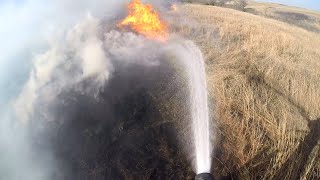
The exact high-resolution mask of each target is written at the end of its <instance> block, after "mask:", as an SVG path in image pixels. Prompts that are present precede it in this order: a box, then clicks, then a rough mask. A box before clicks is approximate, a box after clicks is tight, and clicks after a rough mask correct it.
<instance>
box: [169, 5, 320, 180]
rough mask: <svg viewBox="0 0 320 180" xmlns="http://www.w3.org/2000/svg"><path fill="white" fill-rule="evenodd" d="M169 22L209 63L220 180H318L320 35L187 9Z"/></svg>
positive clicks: (228, 13) (236, 14) (215, 10)
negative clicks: (231, 178) (236, 179)
mask: <svg viewBox="0 0 320 180" xmlns="http://www.w3.org/2000/svg"><path fill="white" fill-rule="evenodd" d="M171 15H172V18H171V22H170V23H171V24H172V28H173V31H174V32H176V33H178V34H180V35H183V36H186V37H188V38H191V39H193V40H194V41H195V42H196V43H197V44H198V45H199V46H200V48H201V50H202V52H203V53H204V55H205V58H206V64H207V71H208V72H207V74H208V83H209V93H210V97H211V98H212V99H213V100H214V101H215V105H216V107H217V108H216V109H214V110H213V111H214V112H215V113H216V114H217V116H218V118H217V119H218V120H217V121H218V128H217V131H218V132H220V143H218V144H217V145H216V146H217V147H216V149H217V151H216V152H218V151H222V153H221V154H218V153H217V154H216V156H217V158H218V159H219V160H220V161H221V162H222V163H223V164H224V165H225V166H223V167H224V168H218V169H215V171H217V172H216V173H218V174H221V175H223V174H227V173H231V174H233V175H236V176H240V177H241V179H242V178H243V179H275V178H283V179H297V178H298V177H301V178H302V179H314V178H320V176H319V173H320V161H319V159H320V156H319V153H320V152H319V151H320V150H319V143H318V139H319V138H320V130H319V128H318V127H320V124H319V121H320V96H319V95H320V81H319V79H320V49H319V47H320V36H319V34H316V33H312V32H309V31H307V30H304V29H302V28H298V27H294V26H290V25H288V24H286V23H283V22H279V21H276V20H272V19H267V18H263V17H259V16H255V15H252V14H248V13H244V12H240V11H235V10H231V9H224V8H219V7H212V6H202V5H182V6H179V8H178V11H177V12H171V13H169V16H171ZM216 166H218V165H216ZM227 167H228V168H227Z"/></svg>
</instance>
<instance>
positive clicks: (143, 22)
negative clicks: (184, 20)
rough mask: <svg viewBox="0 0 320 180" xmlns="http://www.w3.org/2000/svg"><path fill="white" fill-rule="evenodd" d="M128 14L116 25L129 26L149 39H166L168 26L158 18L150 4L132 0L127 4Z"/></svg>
mask: <svg viewBox="0 0 320 180" xmlns="http://www.w3.org/2000/svg"><path fill="white" fill-rule="evenodd" d="M128 8H129V15H128V16H127V17H126V18H125V19H124V20H122V21H121V22H120V23H119V24H118V27H123V26H129V27H130V28H131V29H132V30H133V31H135V32H137V33H139V34H142V35H144V36H145V37H147V38H149V39H155V40H159V41H163V42H164V41H167V40H168V37H169V33H168V27H167V25H166V24H165V23H164V22H162V21H161V20H160V18H159V15H158V13H157V12H156V11H154V10H153V7H152V6H151V5H150V4H146V5H145V4H143V3H141V1H140V0H133V1H132V2H131V3H130V4H129V5H128Z"/></svg>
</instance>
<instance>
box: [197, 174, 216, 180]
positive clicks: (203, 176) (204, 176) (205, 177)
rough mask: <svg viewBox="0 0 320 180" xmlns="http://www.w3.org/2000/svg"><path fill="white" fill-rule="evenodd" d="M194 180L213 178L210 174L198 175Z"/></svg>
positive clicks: (209, 179)
mask: <svg viewBox="0 0 320 180" xmlns="http://www.w3.org/2000/svg"><path fill="white" fill-rule="evenodd" d="M195 180H213V176H212V175H211V174H210V173H201V174H198V175H197V176H196V178H195Z"/></svg>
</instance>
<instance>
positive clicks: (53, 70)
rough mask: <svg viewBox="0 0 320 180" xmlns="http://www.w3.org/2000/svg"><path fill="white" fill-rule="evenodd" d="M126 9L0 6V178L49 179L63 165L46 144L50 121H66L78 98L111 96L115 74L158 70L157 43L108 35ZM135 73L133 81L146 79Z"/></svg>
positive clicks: (119, 4) (110, 4) (81, 4)
mask: <svg viewBox="0 0 320 180" xmlns="http://www.w3.org/2000/svg"><path fill="white" fill-rule="evenodd" d="M127 2H128V1H125V0H123V1H119V0H113V1H110V0H106V1H101V0H94V1H87V0H80V1H71V0H67V1H62V0H58V1H55V2H51V1H40V0H35V1H31V0H27V1H22V2H20V1H19V2H16V1H5V2H4V3H3V4H2V5H0V12H1V13H0V26H1V27H2V28H1V30H0V37H1V39H7V41H5V43H2V44H0V48H1V50H2V52H3V54H2V56H1V57H0V58H1V59H0V68H1V70H0V77H1V79H0V89H1V90H0V108H1V111H0V159H1V161H0V179H8V180H11V179H12V180H18V179H26V180H29V179H30V180H38V179H39V180H46V179H52V178H53V179H54V177H56V176H57V172H58V171H61V162H59V161H58V160H57V158H56V157H55V154H54V153H53V152H52V150H51V149H52V147H51V146H52V145H50V138H49V137H50V135H52V134H54V133H57V132H56V131H55V130H54V128H51V127H50V126H49V125H48V122H55V121H64V120H66V119H68V118H69V117H70V114H72V112H63V111H69V110H67V109H63V110H61V107H64V106H62V105H61V104H64V103H66V102H68V101H69V100H67V99H72V98H75V97H76V95H79V94H80V95H82V96H85V97H87V98H89V99H91V100H90V101H94V102H102V101H105V99H103V98H101V94H103V93H105V91H107V92H109V93H110V91H108V85H109V81H110V80H111V79H112V78H113V77H114V76H115V74H119V73H124V74H125V72H126V71H130V70H132V67H148V68H149V67H153V68H151V69H153V70H154V69H157V68H154V67H158V66H160V65H161V61H162V60H163V59H164V58H165V54H166V53H167V51H168V49H166V48H164V46H163V44H162V43H159V42H154V41H151V40H147V39H146V38H144V37H142V36H139V35H136V34H134V33H131V32H119V31H117V30H114V29H113V27H114V21H115V20H117V19H118V17H119V16H120V15H122V14H123V11H124V10H125V8H123V7H124V6H125V4H126V3H127ZM168 2H170V1H166V2H165V3H168ZM165 3H158V4H159V6H161V7H164V5H165ZM168 47H172V48H174V46H170V45H168ZM172 48H171V50H172ZM171 50H170V51H171ZM137 69H139V68H136V69H135V72H136V71H137ZM141 73H142V74H141V75H139V76H137V77H139V78H142V77H143V75H144V73H146V72H143V71H141ZM117 76H119V75H117ZM119 83H128V84H130V83H129V82H119ZM131 85H132V84H131ZM132 86H133V85H132ZM125 88H127V89H129V88H134V87H129V85H128V86H125ZM111 92H112V91H111ZM124 92H129V91H127V90H126V91H124ZM74 94H76V95H74ZM115 94H116V93H115ZM120 94H121V93H120ZM70 101H71V100H70ZM80 102H82V103H88V104H90V103H89V101H80ZM104 110H105V111H108V109H104ZM70 111H71V110H70ZM61 112H63V113H65V114H66V115H61V114H59V113H61ZM61 116H64V117H62V118H59V117H61ZM46 131H48V133H46ZM39 134H41V135H45V136H43V137H39ZM46 135H48V137H47V136H46ZM39 141H41V142H43V141H48V142H47V143H46V144H44V145H43V144H41V143H39ZM39 144H40V145H39Z"/></svg>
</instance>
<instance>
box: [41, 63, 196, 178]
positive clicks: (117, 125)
mask: <svg viewBox="0 0 320 180" xmlns="http://www.w3.org/2000/svg"><path fill="white" fill-rule="evenodd" d="M116 66H118V67H116V68H115V69H117V71H116V72H114V74H113V77H112V78H111V79H110V80H109V82H108V83H107V85H106V87H105V89H104V91H103V92H101V93H100V94H99V96H98V97H97V98H94V97H92V96H87V95H81V94H80V93H77V92H74V91H69V92H65V93H63V94H61V95H60V97H59V98H58V99H57V100H56V102H54V103H53V104H54V105H53V109H55V121H54V122H45V124H46V126H47V127H48V129H49V130H48V131H45V132H41V133H44V136H48V134H49V138H48V139H47V138H45V140H42V141H43V142H40V143H39V142H38V143H37V145H38V146H43V147H46V148H48V149H51V150H53V154H54V158H55V159H56V160H57V161H58V164H57V166H58V167H59V169H57V170H56V172H55V173H54V175H53V179H59V180H63V179H68V180H69V179H71V180H73V179H74V180H82V179H98V180H99V179H192V178H193V177H194V174H193V172H192V169H191V167H190V166H191V165H190V162H189V161H188V160H187V159H186V156H185V154H183V153H182V149H181V148H180V147H179V143H178V142H179V140H178V134H177V132H178V131H179V128H180V127H177V123H175V121H181V119H179V118H180V117H181V118H183V116H186V114H184V115H183V116H179V114H178V113H171V112H167V110H168V109H171V111H175V112H185V107H184V106H183V105H182V104H185V102H184V101H185V100H184V99H185V98H181V94H183V93H184V89H182V88H181V86H180V85H177V84H176V83H177V82H178V81H177V79H176V78H177V77H178V76H177V73H175V71H174V70H173V68H171V67H170V66H169V65H168V64H166V63H162V64H161V65H159V66H149V67H145V66H142V65H130V67H122V65H116ZM179 82H181V81H179ZM179 97H180V98H179ZM172 104H174V105H172ZM162 107H163V108H162ZM171 107H175V108H178V109H172V108H171ZM173 114H175V115H173ZM173 116H174V117H173Z"/></svg>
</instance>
